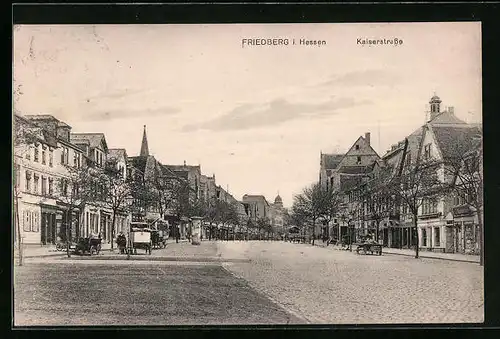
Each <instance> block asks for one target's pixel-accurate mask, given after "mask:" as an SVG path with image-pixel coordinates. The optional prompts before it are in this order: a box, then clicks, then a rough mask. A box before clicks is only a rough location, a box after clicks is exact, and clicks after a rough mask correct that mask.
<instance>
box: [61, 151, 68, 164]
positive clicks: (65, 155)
mask: <svg viewBox="0 0 500 339" xmlns="http://www.w3.org/2000/svg"><path fill="white" fill-rule="evenodd" d="M68 163H69V149H68V148H67V147H61V164H63V165H68Z"/></svg>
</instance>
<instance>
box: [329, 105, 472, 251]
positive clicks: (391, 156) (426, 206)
mask: <svg viewBox="0 0 500 339" xmlns="http://www.w3.org/2000/svg"><path fill="white" fill-rule="evenodd" d="M429 104H430V112H429V113H430V114H429V120H428V121H427V122H426V123H425V124H424V125H423V126H421V127H420V128H418V129H416V130H415V131H414V132H413V133H411V134H410V135H408V137H407V138H406V140H407V145H405V141H404V140H403V141H400V142H398V143H396V144H394V145H392V146H391V148H390V149H389V150H388V151H387V153H386V154H385V155H383V156H382V157H379V156H378V155H377V153H376V152H375V151H374V150H373V149H372V148H371V146H370V134H369V133H366V134H365V137H364V138H363V137H360V138H358V139H357V140H356V142H355V143H354V144H353V146H352V147H351V148H350V149H349V150H348V151H347V153H346V154H321V157H320V171H319V182H320V184H321V186H322V187H323V188H333V189H334V190H336V191H338V192H340V193H341V194H342V196H343V197H344V201H345V204H344V208H343V212H342V213H339V215H338V217H337V218H336V219H334V221H333V222H332V223H331V225H329V227H328V229H327V230H326V232H328V233H329V235H331V236H333V237H335V238H337V239H342V238H343V237H345V236H347V235H348V234H349V230H350V231H351V238H352V239H353V240H356V239H357V238H359V236H361V235H366V234H373V236H374V237H375V238H378V239H379V241H380V242H381V243H383V245H385V246H388V247H396V248H411V247H414V246H415V244H416V237H417V236H418V239H419V247H420V248H421V249H424V250H432V251H442V252H460V253H477V252H478V250H479V232H480V231H479V229H478V215H477V212H476V210H475V209H474V208H470V198H469V201H468V200H467V197H457V196H456V194H454V193H451V192H450V193H448V194H447V195H445V196H442V195H439V196H436V195H427V196H424V197H423V198H422V200H420V202H421V205H420V206H419V212H418V221H417V225H418V227H417V228H418V229H417V230H415V228H414V223H413V220H412V216H411V213H410V211H409V208H408V206H406V205H405V204H404V203H402V202H401V201H397V200H395V198H394V197H391V196H387V195H384V193H383V192H381V191H377V190H376V189H375V187H377V186H378V185H379V184H380V183H382V180H384V179H382V176H383V173H384V172H385V173H388V175H389V176H390V177H391V178H393V177H396V176H398V175H401V173H403V171H405V170H408V169H409V168H411V166H415V164H417V163H418V164H420V163H425V162H428V161H430V160H432V161H434V162H436V163H437V164H439V165H438V166H437V167H436V176H437V177H438V178H439V180H440V182H442V183H443V184H446V183H452V182H453V180H457V179H456V178H457V175H456V174H455V175H452V174H453V171H451V170H450V165H451V162H452V161H453V159H457V158H460V156H461V154H459V153H467V152H472V153H470V154H480V155H481V159H482V148H481V146H480V145H481V142H480V140H481V133H482V130H481V127H480V126H478V125H474V124H467V123H465V122H464V121H462V120H460V119H458V118H457V117H456V116H455V114H454V108H453V107H449V108H448V109H447V110H444V111H442V110H441V107H440V105H441V99H440V98H439V97H437V96H433V97H432V98H431V100H430V102H429ZM457 150H459V151H458V153H457ZM474 152H476V153H474ZM478 172H480V173H478V174H477V176H478V177H479V176H480V177H482V164H481V170H479V171H478ZM323 232H325V231H323Z"/></svg>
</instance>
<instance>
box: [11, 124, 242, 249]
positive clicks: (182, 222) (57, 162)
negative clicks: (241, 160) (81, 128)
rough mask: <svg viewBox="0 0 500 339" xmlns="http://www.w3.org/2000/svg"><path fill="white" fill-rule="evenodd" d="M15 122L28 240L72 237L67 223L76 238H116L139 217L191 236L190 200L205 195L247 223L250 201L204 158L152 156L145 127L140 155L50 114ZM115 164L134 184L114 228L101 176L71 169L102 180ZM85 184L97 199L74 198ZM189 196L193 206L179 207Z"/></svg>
mask: <svg viewBox="0 0 500 339" xmlns="http://www.w3.org/2000/svg"><path fill="white" fill-rule="evenodd" d="M14 127H15V137H14V142H15V145H14V153H15V156H14V174H15V176H14V179H15V186H14V188H15V197H14V204H15V213H14V214H15V215H14V217H15V218H18V219H19V225H20V229H21V238H22V240H23V243H25V244H41V245H49V244H55V243H56V242H57V241H59V240H62V241H64V240H65V239H66V238H67V230H69V233H70V234H69V236H70V237H71V239H73V240H75V239H77V238H79V237H88V236H89V235H90V234H91V233H95V234H100V235H101V237H102V238H103V240H104V241H106V242H111V241H112V239H113V238H114V237H115V236H116V235H117V234H118V233H119V232H121V231H123V232H125V233H127V231H128V229H129V228H130V225H131V223H134V222H147V223H148V224H149V225H150V227H158V228H168V229H169V230H170V234H171V235H172V236H175V235H176V234H178V235H179V237H180V238H185V237H188V236H189V232H190V227H189V225H190V219H189V217H190V215H191V214H192V213H195V212H192V211H190V210H189V209H190V208H191V207H190V206H195V205H197V204H199V203H201V202H203V203H207V204H209V203H210V202H213V201H224V202H227V203H231V204H233V205H234V206H235V208H236V211H237V213H238V215H239V216H240V219H241V220H242V223H243V224H246V220H247V219H248V215H247V210H246V209H245V206H244V205H243V203H241V202H239V201H237V200H236V199H235V198H234V197H233V196H232V195H231V194H229V192H227V191H226V190H224V189H223V188H222V187H220V186H219V185H217V184H216V181H215V175H212V176H211V177H210V176H206V175H203V174H202V173H201V166H200V165H197V166H191V165H187V164H186V163H184V164H183V165H169V164H162V163H161V162H160V161H158V160H157V159H156V158H155V157H154V156H153V155H151V154H150V153H149V147H148V139H147V133H146V126H144V131H143V137H142V141H141V151H140V154H139V155H138V156H129V155H128V153H127V151H126V150H125V149H123V148H108V145H107V141H106V138H105V135H104V134H103V133H71V126H69V125H68V124H66V123H64V122H62V121H60V120H58V119H57V118H55V117H54V116H52V115H27V116H20V115H17V114H16V115H15V116H14ZM110 164H112V165H113V166H115V167H116V170H117V171H118V173H120V174H121V178H123V180H124V182H127V183H128V184H129V185H132V187H133V189H132V190H131V194H130V195H129V196H127V197H126V199H125V203H124V204H123V206H121V207H120V208H119V209H118V210H117V213H116V215H115V226H116V227H115V229H114V232H113V223H112V206H111V202H110V199H108V198H106V192H105V188H104V187H103V186H102V185H101V184H99V182H98V180H95V182H94V181H92V182H90V181H89V185H92V187H79V184H78V183H77V182H73V181H72V175H71V172H75V173H77V172H78V171H80V172H83V169H87V168H89V169H90V168H92V169H95V171H94V172H95V177H96V179H97V178H98V177H99V175H103V174H104V173H105V171H104V170H105V168H106V167H107V166H110ZM94 172H92V173H94ZM90 177H92V175H91V176H90ZM84 188H85V189H86V190H87V191H91V192H93V193H95V194H93V198H92V199H90V200H88V201H82V200H81V199H80V198H78V199H80V200H78V199H76V198H75V199H76V200H75V201H72V200H74V199H73V197H80V196H81V194H80V195H78V194H76V193H78V192H80V193H81V192H82V190H83V189H84ZM184 198H185V199H186V200H185V201H184V200H183V202H184V203H187V202H189V203H187V204H188V205H189V206H184V208H180V207H179V206H180V205H182V204H181V203H180V199H184ZM70 209H71V210H72V213H71V215H69V213H68V211H69V210H70ZM233 230H234V231H235V232H236V231H241V230H239V229H233V228H232V227H231V226H230V225H225V227H223V228H221V230H220V232H219V235H220V236H221V237H222V236H226V237H227V236H229V235H230V234H231V233H232V232H233ZM177 232H178V233H177ZM16 233H17V232H16ZM203 233H204V234H205V235H206V229H205V228H204V229H203Z"/></svg>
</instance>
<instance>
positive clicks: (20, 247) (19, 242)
mask: <svg viewBox="0 0 500 339" xmlns="http://www.w3.org/2000/svg"><path fill="white" fill-rule="evenodd" d="M15 185H17V183H16V184H15ZM14 193H15V195H16V215H15V218H16V224H17V225H16V230H17V239H16V240H17V250H18V252H19V266H23V242H22V236H21V223H20V220H19V219H20V218H19V194H18V190H17V186H14Z"/></svg>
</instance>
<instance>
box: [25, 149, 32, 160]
mask: <svg viewBox="0 0 500 339" xmlns="http://www.w3.org/2000/svg"><path fill="white" fill-rule="evenodd" d="M32 148H33V147H32V146H29V147H28V149H27V150H26V159H28V160H31V149H32Z"/></svg>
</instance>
